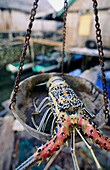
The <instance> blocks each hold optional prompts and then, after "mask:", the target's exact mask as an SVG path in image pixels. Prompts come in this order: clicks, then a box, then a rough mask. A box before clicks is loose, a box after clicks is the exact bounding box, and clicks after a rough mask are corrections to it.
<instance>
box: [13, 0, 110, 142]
mask: <svg viewBox="0 0 110 170" xmlns="http://www.w3.org/2000/svg"><path fill="white" fill-rule="evenodd" d="M38 1H39V0H35V1H34V3H33V8H32V10H31V16H30V22H29V25H28V29H27V32H26V37H25V43H24V47H23V51H22V55H21V57H20V63H19V68H18V74H17V77H16V81H15V86H14V90H13V92H12V94H11V104H10V109H11V110H12V112H13V114H14V116H15V117H16V118H17V119H18V120H19V121H20V123H21V124H22V125H23V126H24V128H25V129H26V130H27V131H28V132H29V133H30V134H31V135H32V136H34V137H35V138H37V139H39V140H41V141H46V140H47V139H50V137H51V134H50V133H49V132H48V131H47V132H46V131H44V132H42V131H38V130H37V129H36V128H35V127H34V125H33V123H32V120H31V114H32V112H34V109H35V108H34V105H33V99H34V98H35V97H37V98H38V99H39V102H38V104H39V103H40V101H42V99H43V98H44V97H45V96H47V95H48V93H47V90H46V85H45V82H47V81H48V80H49V78H50V77H52V76H54V75H58V76H62V75H63V78H64V80H66V82H67V83H68V84H69V85H70V86H71V88H72V89H73V90H74V91H75V93H76V94H77V96H78V97H79V98H80V99H81V100H82V102H83V103H84V104H85V105H86V107H87V109H88V110H89V111H90V112H91V113H93V114H94V115H95V118H94V119H93V121H94V123H95V124H96V125H97V127H99V126H100V125H102V124H103V123H104V122H105V119H106V120H108V119H109V107H108V96H107V88H106V80H105V74H104V62H103V47H102V40H101V30H100V24H99V21H98V10H97V1H96V0H92V1H93V8H94V14H95V22H96V25H95V26H96V39H97V47H98V52H99V60H100V66H101V71H102V84H103V94H102V91H101V90H100V89H99V88H98V87H97V86H95V85H94V84H92V83H91V82H89V81H87V80H85V79H82V78H79V77H75V76H72V75H68V74H64V73H63V70H64V53H65V39H66V16H67V8H68V3H67V0H64V28H63V50H62V71H61V73H47V74H40V75H35V76H32V77H29V78H27V79H25V80H24V81H22V82H20V75H21V71H22V69H23V65H24V60H25V54H26V50H27V46H28V44H29V39H30V35H31V29H32V25H33V21H34V17H35V15H36V9H37V7H38ZM103 109H104V110H103ZM42 117H43V113H41V114H39V115H36V116H35V121H36V124H37V125H39V123H40V121H41V119H42ZM77 140H78V139H76V141H77Z"/></svg>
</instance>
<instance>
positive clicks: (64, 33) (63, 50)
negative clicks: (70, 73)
mask: <svg viewBox="0 0 110 170" xmlns="http://www.w3.org/2000/svg"><path fill="white" fill-rule="evenodd" d="M67 9H68V2H67V0H64V14H63V22H64V25H63V49H62V68H61V72H62V74H63V73H64V56H65V41H66V17H67Z"/></svg>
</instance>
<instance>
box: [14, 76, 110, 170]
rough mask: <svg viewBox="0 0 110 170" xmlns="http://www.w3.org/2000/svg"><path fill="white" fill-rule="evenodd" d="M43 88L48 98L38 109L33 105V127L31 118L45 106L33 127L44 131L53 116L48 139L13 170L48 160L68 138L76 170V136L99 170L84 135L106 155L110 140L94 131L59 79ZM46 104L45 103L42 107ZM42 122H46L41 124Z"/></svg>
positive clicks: (83, 111) (73, 95) (82, 108)
mask: <svg viewBox="0 0 110 170" xmlns="http://www.w3.org/2000/svg"><path fill="white" fill-rule="evenodd" d="M47 88H48V91H49V96H48V97H46V98H45V99H44V100H43V101H42V102H41V103H40V105H39V107H38V108H37V107H36V105H35V107H36V113H32V121H33V123H34V125H35V126H36V124H35V121H34V114H38V113H39V112H41V111H42V110H43V109H44V108H45V107H47V106H49V108H48V109H47V110H46V112H45V113H44V116H43V119H42V121H41V123H40V125H39V127H37V126H36V128H37V129H38V130H39V131H40V130H44V129H45V127H46V126H45V124H46V123H47V122H48V119H49V118H50V116H51V115H54V118H53V120H52V123H51V134H52V137H51V139H50V140H49V141H47V142H46V143H45V144H44V145H42V146H41V147H39V148H38V149H37V151H36V152H35V153H34V154H33V155H32V156H31V157H30V158H29V159H28V160H26V161H25V162H24V163H23V164H22V165H20V166H19V167H18V168H17V169H26V168H27V167H29V166H31V165H32V164H33V163H35V162H38V161H39V162H41V161H42V160H43V159H44V158H46V157H50V156H51V155H52V154H53V153H54V152H55V151H57V150H59V149H60V147H61V145H62V144H64V143H67V142H68V138H69V137H70V136H71V140H72V141H71V153H72V159H73V162H74V168H75V170H78V169H79V166H78V163H77V158H76V155H75V135H76V132H77V134H78V135H79V136H80V137H81V139H82V140H83V141H84V142H85V144H86V145H87V147H88V148H89V149H90V151H91V154H92V156H93V158H94V161H95V162H96V166H97V169H101V166H100V164H99V162H98V160H97V158H96V156H95V154H94V152H93V150H92V147H91V145H90V144H89V143H88V142H87V140H86V139H85V137H84V135H87V136H88V137H89V138H90V139H91V140H92V141H93V142H95V143H96V144H97V145H99V146H100V147H102V148H104V149H105V150H106V151H109V150H110V140H109V139H108V138H106V137H104V136H103V135H102V134H101V133H100V131H98V130H96V128H95V125H94V123H92V122H91V120H90V117H93V115H92V114H91V113H89V111H88V110H87V109H86V107H85V105H84V104H83V103H82V101H81V100H80V99H79V98H78V97H77V95H76V94H75V93H74V91H73V90H72V89H71V88H70V86H69V85H68V84H67V83H66V82H65V81H64V80H63V78H61V77H58V76H54V77H52V78H50V79H49V81H48V82H47ZM47 100H48V101H49V102H48V103H45V102H46V101H47ZM47 115H48V117H47ZM45 118H46V121H44V120H45ZM44 122H46V123H44ZM80 129H81V131H80Z"/></svg>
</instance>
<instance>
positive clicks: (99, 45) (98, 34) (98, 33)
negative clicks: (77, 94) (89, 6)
mask: <svg viewBox="0 0 110 170" xmlns="http://www.w3.org/2000/svg"><path fill="white" fill-rule="evenodd" d="M92 1H93V8H94V14H95V27H96V39H97V48H98V53H99V61H100V67H101V72H102V86H103V98H104V105H105V108H104V113H105V119H107V121H108V119H109V106H108V93H107V87H106V79H105V73H104V61H103V56H104V53H103V45H102V36H101V29H100V24H99V17H98V9H97V5H98V4H97V1H96V0H92Z"/></svg>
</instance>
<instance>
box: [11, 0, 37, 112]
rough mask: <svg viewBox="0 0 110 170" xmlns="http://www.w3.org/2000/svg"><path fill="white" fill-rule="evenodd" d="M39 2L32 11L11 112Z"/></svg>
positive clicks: (34, 4)
mask: <svg viewBox="0 0 110 170" xmlns="http://www.w3.org/2000/svg"><path fill="white" fill-rule="evenodd" d="M38 1H39V0H35V2H34V3H33V8H32V10H31V16H30V22H29V24H28V28H27V31H26V36H25V42H24V46H23V51H22V55H21V57H20V62H19V67H18V73H17V77H16V81H15V85H14V90H13V97H12V99H11V104H10V106H9V109H10V110H11V105H12V103H16V95H17V92H18V89H19V83H20V75H21V71H22V69H23V65H24V61H25V55H26V50H27V46H28V45H29V39H30V35H31V29H32V26H33V21H34V17H35V15H36V9H37V7H38Z"/></svg>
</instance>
